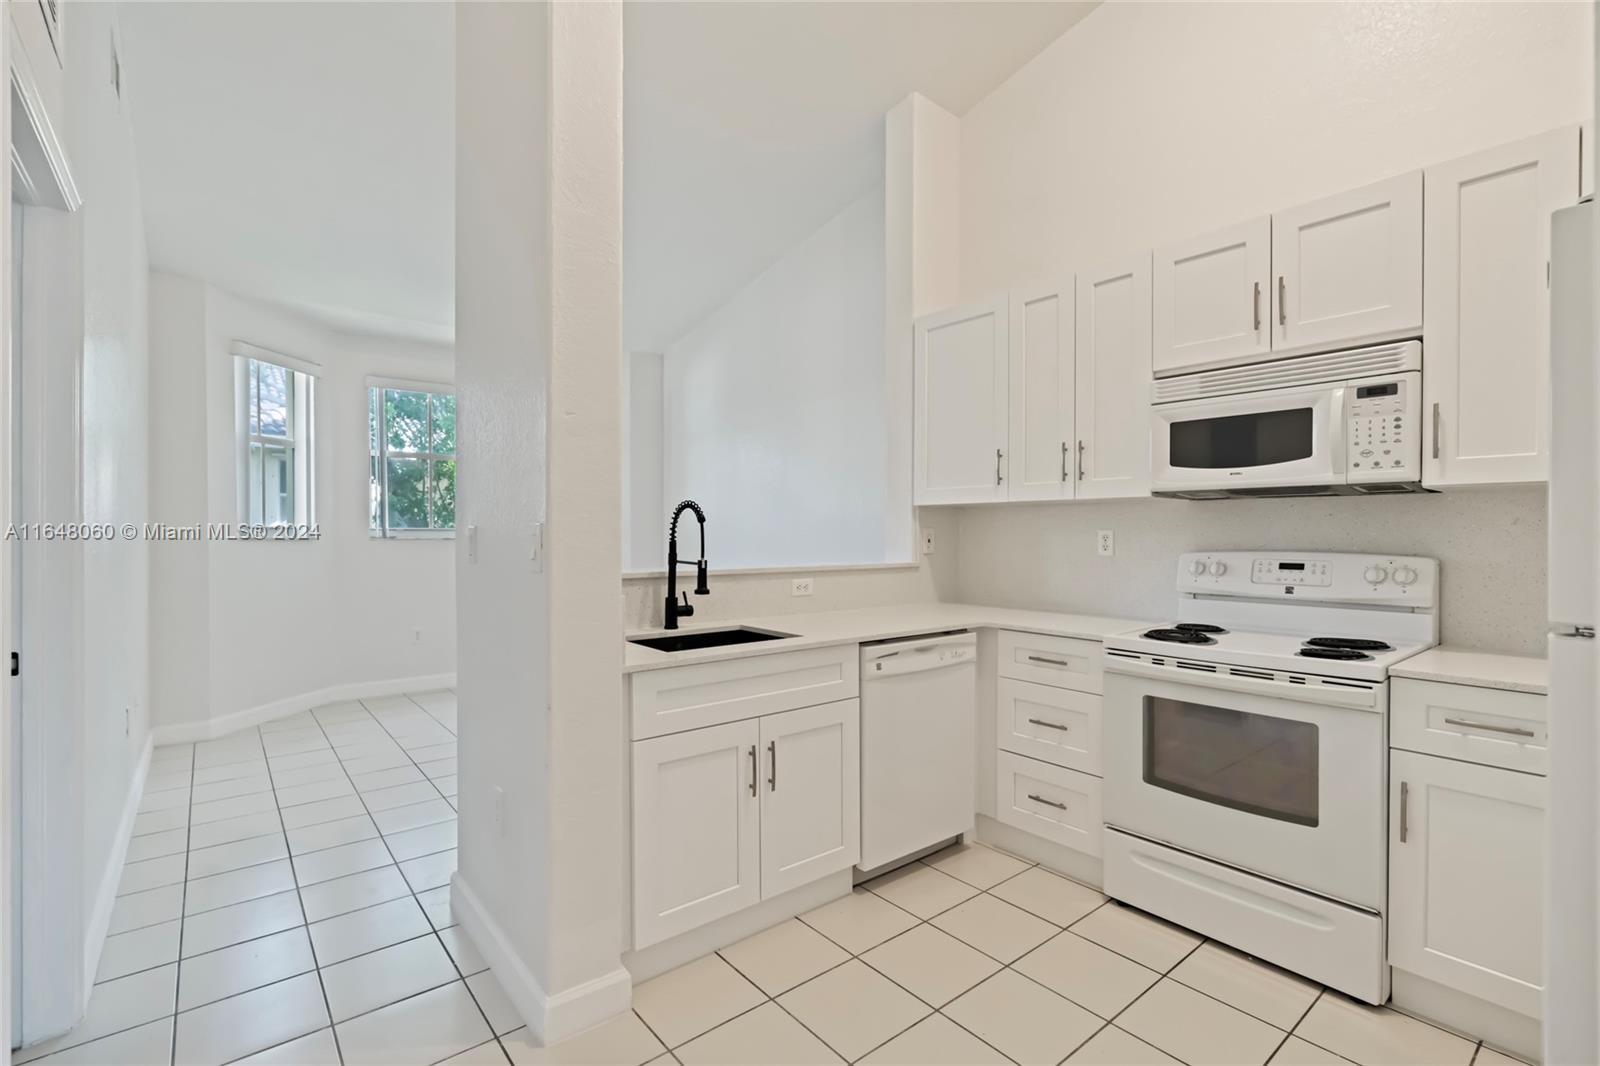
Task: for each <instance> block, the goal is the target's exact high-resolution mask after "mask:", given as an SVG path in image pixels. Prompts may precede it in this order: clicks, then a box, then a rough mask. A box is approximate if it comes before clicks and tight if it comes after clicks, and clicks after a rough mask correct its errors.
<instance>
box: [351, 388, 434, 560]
mask: <svg viewBox="0 0 1600 1066" xmlns="http://www.w3.org/2000/svg"><path fill="white" fill-rule="evenodd" d="M367 419H368V433H367V442H368V446H369V448H370V452H371V454H370V458H369V463H368V474H369V481H370V485H369V500H368V507H367V515H368V523H369V526H370V529H371V532H372V533H373V534H374V535H375V536H382V537H393V536H425V535H430V534H431V535H449V534H452V533H454V531H455V525H456V397H455V393H453V392H450V391H447V390H444V389H440V388H438V387H437V386H434V387H428V386H422V385H416V386H409V387H405V386H388V385H373V386H370V387H369V388H368V390H367Z"/></svg>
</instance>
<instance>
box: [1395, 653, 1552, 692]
mask: <svg viewBox="0 0 1600 1066" xmlns="http://www.w3.org/2000/svg"><path fill="white" fill-rule="evenodd" d="M1389 676H1390V677H1409V678H1414V679H1416V680H1418V681H1443V682H1445V683H1447V684H1452V685H1476V686H1478V687H1479V688H1500V689H1507V690H1509V691H1511V692H1535V693H1538V694H1540V695H1544V694H1546V693H1548V692H1549V691H1550V664H1549V662H1548V661H1547V660H1545V659H1543V658H1541V657H1539V656H1537V655H1501V654H1497V653H1495V652H1486V651H1473V650H1472V649H1471V648H1453V647H1450V646H1449V645H1442V646H1440V647H1437V648H1429V649H1428V650H1427V651H1425V652H1423V653H1422V654H1420V655H1413V656H1412V657H1411V658H1409V659H1406V660H1404V661H1402V662H1400V663H1398V664H1396V665H1395V666H1392V667H1390V668H1389Z"/></svg>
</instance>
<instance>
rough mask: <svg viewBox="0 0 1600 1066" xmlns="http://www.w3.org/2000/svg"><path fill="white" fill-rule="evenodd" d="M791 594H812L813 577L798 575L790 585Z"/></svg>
mask: <svg viewBox="0 0 1600 1066" xmlns="http://www.w3.org/2000/svg"><path fill="white" fill-rule="evenodd" d="M789 595H791V596H809V595H811V579H810V578H809V577H797V578H795V579H794V583H793V584H791V585H790V586H789Z"/></svg>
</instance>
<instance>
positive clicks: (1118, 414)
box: [1073, 252, 1150, 499]
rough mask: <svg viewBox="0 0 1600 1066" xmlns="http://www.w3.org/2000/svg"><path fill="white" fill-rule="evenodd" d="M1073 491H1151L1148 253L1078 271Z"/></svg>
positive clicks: (1098, 495) (1082, 494) (1086, 494)
mask: <svg viewBox="0 0 1600 1066" xmlns="http://www.w3.org/2000/svg"><path fill="white" fill-rule="evenodd" d="M1076 313H1077V320H1078V321H1077V326H1078V345H1077V349H1078V350H1077V371H1078V372H1077V396H1076V407H1077V413H1076V415H1075V416H1074V420H1075V422H1076V427H1077V431H1078V442H1077V448H1076V451H1077V455H1076V457H1075V459H1076V461H1075V462H1074V464H1073V465H1074V469H1075V470H1076V471H1077V483H1078V485H1077V496H1078V498H1079V499H1089V498H1095V499H1103V498H1107V497H1113V496H1148V495H1149V494H1150V256H1149V254H1148V253H1146V252H1140V253H1137V254H1135V255H1128V256H1123V257H1122V258H1120V259H1116V260H1113V261H1109V262H1105V263H1100V264H1095V265H1094V266H1093V267H1092V268H1091V269H1089V270H1086V271H1083V272H1081V273H1080V274H1079V275H1078V300H1077V312H1076Z"/></svg>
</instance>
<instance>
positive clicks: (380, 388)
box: [366, 377, 459, 540]
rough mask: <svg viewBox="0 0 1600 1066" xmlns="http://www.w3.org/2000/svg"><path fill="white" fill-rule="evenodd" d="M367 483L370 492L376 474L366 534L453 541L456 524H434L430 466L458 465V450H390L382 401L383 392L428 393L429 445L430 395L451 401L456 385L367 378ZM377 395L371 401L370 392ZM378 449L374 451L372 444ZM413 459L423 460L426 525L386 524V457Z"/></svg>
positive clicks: (427, 436)
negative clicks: (405, 526) (374, 503)
mask: <svg viewBox="0 0 1600 1066" xmlns="http://www.w3.org/2000/svg"><path fill="white" fill-rule="evenodd" d="M366 391H367V464H368V475H367V486H368V492H371V491H372V487H373V477H374V474H375V475H376V477H377V492H378V501H377V508H376V516H374V514H373V508H372V506H371V501H370V500H369V501H368V508H367V535H368V536H370V537H372V538H374V539H378V540H454V539H455V536H456V527H455V526H454V525H452V526H450V527H448V528H446V527H437V526H434V525H433V524H432V523H433V469H434V465H435V464H436V463H439V462H449V463H453V464H457V468H458V469H459V460H458V458H457V455H458V453H459V449H457V451H453V452H435V451H431V450H429V451H392V450H390V448H389V424H388V405H387V404H385V403H384V393H386V392H420V393H424V394H426V395H427V396H428V424H427V427H426V429H425V430H424V433H423V439H424V440H426V441H427V442H428V444H429V448H430V449H431V447H432V442H433V406H434V405H433V397H435V396H448V397H450V398H451V400H454V399H455V398H456V387H455V385H454V384H453V383H451V382H447V381H418V380H414V379H406V378H380V377H369V378H368V379H367V390H366ZM374 393H376V394H377V401H376V404H374V401H373V394H374ZM374 414H376V416H377V424H376V426H374V425H373V421H372V420H373V416H374ZM374 444H376V445H377V450H376V451H374V450H373V445H374ZM391 458H392V459H413V460H419V461H421V462H422V463H423V469H424V471H425V475H424V476H425V478H426V480H425V483H424V485H425V487H424V490H423V495H424V498H425V499H426V500H427V505H428V522H429V524H428V525H427V526H426V527H411V528H395V527H393V526H391V525H390V524H389V460H390V459H391Z"/></svg>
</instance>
